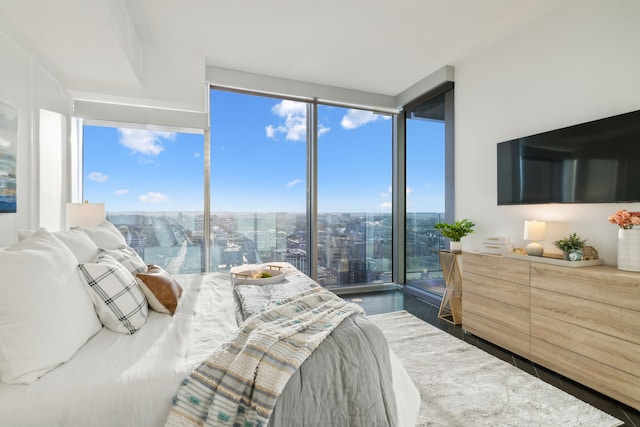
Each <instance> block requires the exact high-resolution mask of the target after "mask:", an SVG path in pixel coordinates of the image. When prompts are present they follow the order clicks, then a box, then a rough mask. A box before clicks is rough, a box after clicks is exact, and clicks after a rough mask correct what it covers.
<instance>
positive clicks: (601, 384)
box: [531, 337, 640, 409]
mask: <svg viewBox="0 0 640 427" xmlns="http://www.w3.org/2000/svg"><path fill="white" fill-rule="evenodd" d="M531 360H532V361H534V362H536V363H539V364H540V365H542V366H546V367H547V368H549V369H551V370H553V371H555V372H557V373H559V374H561V375H564V376H566V377H568V378H571V379H573V380H575V381H577V382H579V383H582V384H584V385H586V386H587V387H591V388H593V389H594V390H597V391H599V392H601V393H604V394H606V395H608V396H611V397H613V398H614V399H617V400H619V401H620V402H622V403H625V404H627V405H629V406H632V407H634V408H636V409H638V408H640V387H638V384H640V377H637V376H635V375H631V374H629V373H627V372H624V371H621V370H619V369H616V368H614V367H612V366H609V365H606V364H604V363H602V362H599V361H596V360H593V359H590V358H588V357H584V356H582V355H580V354H577V353H575V352H573V351H569V350H566V349H564V348H562V347H558V346H555V345H553V344H549V343H547V342H545V341H541V340H539V339H537V338H533V337H532V338H531Z"/></svg>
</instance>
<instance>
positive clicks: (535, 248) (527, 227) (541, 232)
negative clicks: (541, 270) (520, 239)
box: [524, 221, 547, 256]
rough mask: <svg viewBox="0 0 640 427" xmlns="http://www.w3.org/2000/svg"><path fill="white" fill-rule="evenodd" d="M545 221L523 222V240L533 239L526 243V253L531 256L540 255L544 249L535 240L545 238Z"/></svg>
mask: <svg viewBox="0 0 640 427" xmlns="http://www.w3.org/2000/svg"><path fill="white" fill-rule="evenodd" d="M546 228H547V223H546V222H544V221H525V222H524V240H533V242H531V243H529V244H528V245H527V254H529V255H531V256H542V253H543V252H544V249H543V248H542V245H541V244H540V243H538V242H537V241H536V240H544V239H545V238H546V236H545V234H546Z"/></svg>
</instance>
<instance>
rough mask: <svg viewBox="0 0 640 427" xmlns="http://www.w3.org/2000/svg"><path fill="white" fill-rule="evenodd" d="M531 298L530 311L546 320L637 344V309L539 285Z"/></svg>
mask: <svg viewBox="0 0 640 427" xmlns="http://www.w3.org/2000/svg"><path fill="white" fill-rule="evenodd" d="M530 300H531V308H530V310H531V312H532V313H537V314H541V315H544V316H546V317H547V318H549V321H553V322H555V321H558V320H559V321H562V322H565V323H570V324H572V325H575V326H579V327H581V328H584V329H589V330H592V331H596V332H599V333H602V334H605V335H611V336H613V337H616V338H620V339H623V340H625V341H629V342H633V343H636V344H640V326H638V325H640V312H638V311H633V310H628V309H625V308H620V307H616V306H613V305H609V304H602V303H600V302H598V301H590V300H586V299H583V298H578V297H574V296H571V295H565V294H560V293H557V292H552V291H547V290H545V289H538V288H531V289H530ZM463 304H464V303H463Z"/></svg>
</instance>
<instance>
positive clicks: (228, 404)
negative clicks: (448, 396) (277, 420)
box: [166, 287, 363, 427]
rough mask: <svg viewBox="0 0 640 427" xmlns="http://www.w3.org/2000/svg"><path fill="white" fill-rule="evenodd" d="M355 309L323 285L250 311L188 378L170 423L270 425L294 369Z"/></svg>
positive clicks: (170, 416)
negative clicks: (248, 315)
mask: <svg viewBox="0 0 640 427" xmlns="http://www.w3.org/2000/svg"><path fill="white" fill-rule="evenodd" d="M356 313H363V311H362V308H361V307H360V306H358V305H356V304H351V303H347V302H345V301H344V300H342V299H341V298H339V297H337V296H336V295H335V294H333V293H332V292H330V291H327V290H326V289H324V288H321V287H319V288H313V289H310V290H308V291H306V292H303V293H301V294H298V295H296V296H293V297H291V298H288V299H286V300H284V301H281V302H278V303H276V304H275V305H274V306H272V307H269V308H266V309H265V310H263V311H262V312H260V313H257V314H255V315H253V316H251V317H250V318H248V319H247V320H246V321H245V322H244V323H243V324H242V325H241V326H240V328H239V330H238V332H237V333H236V334H235V335H234V336H233V337H232V338H231V339H230V340H228V341H227V342H225V343H224V344H223V345H222V346H221V347H219V348H218V349H217V350H216V351H214V353H213V354H212V355H211V357H209V358H208V359H207V360H206V361H204V362H202V364H201V365H200V366H198V367H197V368H196V369H195V370H194V371H193V372H192V373H191V374H190V375H189V376H188V377H187V378H186V379H185V380H184V381H183V383H182V385H181V387H180V389H179V390H178V393H177V396H176V397H175V399H174V403H173V407H172V409H171V411H170V413H169V416H168V418H167V422H166V426H200V425H216V426H234V425H240V426H243V427H260V426H266V425H267V423H268V421H269V417H270V416H271V413H272V412H273V408H274V406H275V403H276V400H277V399H278V396H279V395H280V393H281V392H282V390H283V389H284V387H285V385H286V384H287V381H288V380H289V378H290V377H291V375H292V374H293V373H294V372H295V371H296V370H297V369H298V368H299V367H300V365H302V363H303V362H304V361H305V360H306V359H307V357H308V356H309V355H310V354H311V353H312V352H313V351H314V350H315V349H316V348H317V347H318V345H319V344H320V343H321V342H322V340H323V339H324V338H325V337H327V336H328V335H329V334H330V333H331V332H332V331H333V330H334V329H335V328H336V327H337V326H338V325H339V324H340V323H341V322H342V321H343V320H344V319H345V318H347V317H349V316H351V315H353V314H356Z"/></svg>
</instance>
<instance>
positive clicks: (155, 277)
mask: <svg viewBox="0 0 640 427" xmlns="http://www.w3.org/2000/svg"><path fill="white" fill-rule="evenodd" d="M136 280H137V281H138V284H139V285H140V288H141V289H142V292H144V295H145V296H146V297H147V301H149V305H150V306H151V308H153V309H154V310H155V311H157V312H160V313H166V314H171V315H172V316H173V313H175V311H176V308H177V307H178V300H179V299H180V295H182V286H180V284H179V283H178V282H176V280H175V279H174V278H173V277H171V275H170V274H169V273H167V272H166V271H165V270H164V269H162V267H158V266H157V265H148V266H147V271H146V272H143V273H138V274H136Z"/></svg>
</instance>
